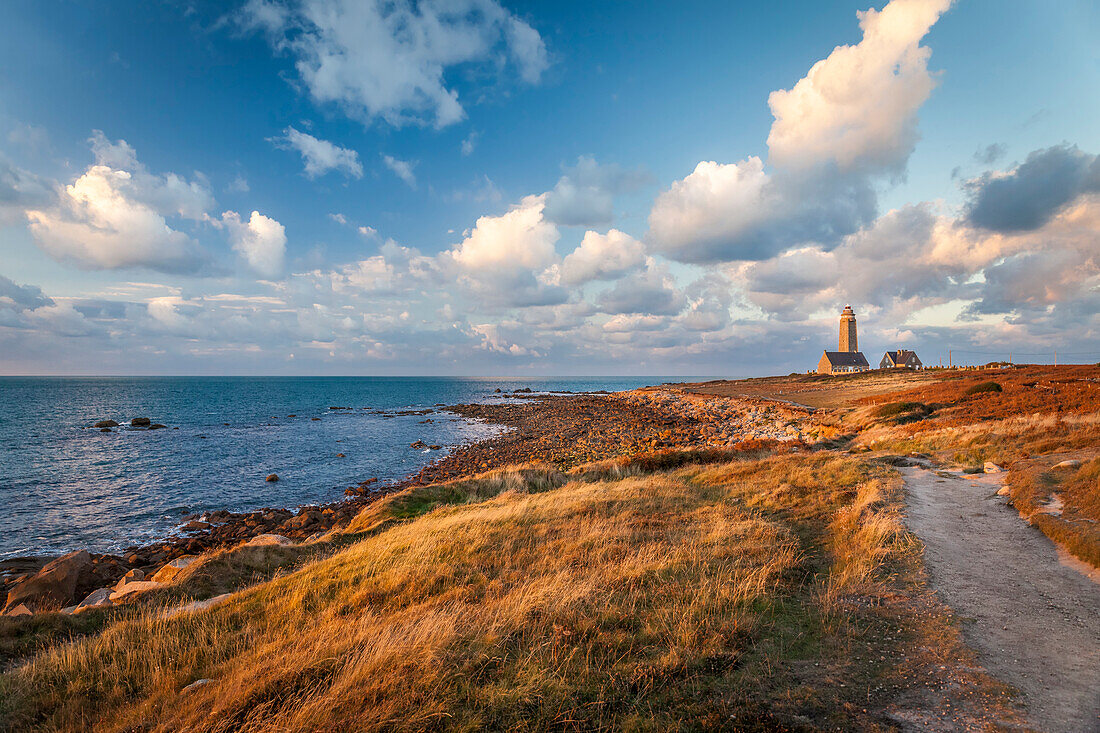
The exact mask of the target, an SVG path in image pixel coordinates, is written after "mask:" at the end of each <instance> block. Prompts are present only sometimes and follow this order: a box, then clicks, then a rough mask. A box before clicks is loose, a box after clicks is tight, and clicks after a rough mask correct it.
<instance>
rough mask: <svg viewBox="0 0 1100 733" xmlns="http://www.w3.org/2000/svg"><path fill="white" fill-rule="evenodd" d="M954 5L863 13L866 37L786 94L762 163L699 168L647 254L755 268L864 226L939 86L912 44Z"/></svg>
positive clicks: (664, 216)
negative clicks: (880, 185) (750, 263)
mask: <svg viewBox="0 0 1100 733" xmlns="http://www.w3.org/2000/svg"><path fill="white" fill-rule="evenodd" d="M950 2H951V0H893V1H892V2H890V3H889V4H888V5H887V6H886V7H885V8H883V9H882V10H881V11H876V10H873V9H872V10H867V11H865V12H862V13H859V14H858V15H859V19H860V28H861V29H862V31H863V39H862V40H861V41H860V42H859V43H858V44H856V45H855V46H838V47H837V48H835V49H834V50H833V52H832V53H831V54H830V55H829V56H828V57H827V58H825V59H823V60H822V61H819V62H818V63H816V64H814V66H813V67H812V68H811V69H810V71H809V73H808V74H807V75H806V76H805V77H804V78H803V79H801V80H800V81H799V82H798V83H796V84H795V85H794V87H792V88H791V89H789V90H778V91H775V92H773V93H772V94H771V95H770V97H769V98H768V104H769V106H770V108H771V110H772V114H773V116H774V118H775V120H774V122H773V124H772V127H771V131H770V133H769V135H768V150H769V155H768V163H769V164H770V166H771V167H772V168H773V170H772V171H771V172H770V173H769V172H768V171H765V169H764V161H763V160H761V159H760V158H758V157H755V156H754V157H750V158H747V159H745V160H742V161H740V162H738V163H731V164H720V163H717V162H713V161H704V162H702V163H700V164H699V165H698V166H696V168H695V170H694V171H693V172H692V173H691V174H690V175H689V176H687V177H686V178H684V179H683V180H681V181H676V182H675V183H673V184H672V186H671V187H670V188H669V189H668V190H667V191H664V192H662V193H661V194H660V195H659V196H658V197H657V200H656V201H655V202H654V206H653V209H652V211H651V212H650V217H649V224H650V231H649V234H648V238H649V240H650V241H651V242H652V243H653V244H654V246H655V249H656V250H657V251H660V252H662V253H664V254H667V255H668V256H670V257H672V258H674V259H677V260H680V261H683V262H696V263H711V262H721V261H730V260H759V259H765V258H767V257H770V256H772V255H774V254H776V253H779V252H782V251H783V250H785V249H788V248H791V247H798V246H802V245H805V244H811V243H813V244H818V245H821V246H825V247H831V246H835V245H836V244H837V243H838V242H839V241H840V239H841V238H842V237H844V236H845V235H847V234H850V233H852V232H854V231H856V230H858V229H859V228H860V227H861V226H863V225H864V224H866V223H868V222H870V221H872V220H873V219H874V217H875V215H876V213H877V200H876V194H875V185H876V182H878V181H879V180H881V179H887V180H894V179H897V178H899V177H900V176H902V175H903V174H904V171H905V164H906V162H907V161H908V158H909V155H910V154H911V153H912V150H913V147H914V146H915V144H916V141H917V137H918V136H917V127H916V124H917V117H916V113H917V110H918V109H919V108H920V106H921V104H922V103H923V102H924V101H925V100H926V99H927V98H928V96H929V94H930V93H931V91H932V89H933V87H934V86H935V78H934V77H933V75H932V74H931V73H930V72H929V71H928V59H929V55H930V52H929V50H928V49H927V48H925V47H922V46H920V41H921V39H922V38H923V37H924V36H925V35H926V34H927V33H928V31H929V29H930V28H931V26H932V25H933V24H934V23H935V22H936V20H937V19H938V18H939V16H940V15H941V14H942V13H943V12H944V11H945V10H946V9H947V8H948V7H949V5H950Z"/></svg>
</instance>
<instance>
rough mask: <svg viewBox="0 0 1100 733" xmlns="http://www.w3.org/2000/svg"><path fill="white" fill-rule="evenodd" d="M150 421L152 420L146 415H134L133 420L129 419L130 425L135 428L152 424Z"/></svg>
mask: <svg viewBox="0 0 1100 733" xmlns="http://www.w3.org/2000/svg"><path fill="white" fill-rule="evenodd" d="M152 422H153V421H152V420H150V419H149V418H147V417H135V418H134V419H133V420H131V421H130V425H132V426H133V427H135V428H147V427H149V425H151V424H152Z"/></svg>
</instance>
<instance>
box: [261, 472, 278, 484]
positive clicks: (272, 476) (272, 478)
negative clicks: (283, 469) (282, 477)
mask: <svg viewBox="0 0 1100 733" xmlns="http://www.w3.org/2000/svg"><path fill="white" fill-rule="evenodd" d="M278 480H279V474H277V473H269V474H268V475H267V478H265V479H264V481H269V482H271V483H275V482H276V481H278Z"/></svg>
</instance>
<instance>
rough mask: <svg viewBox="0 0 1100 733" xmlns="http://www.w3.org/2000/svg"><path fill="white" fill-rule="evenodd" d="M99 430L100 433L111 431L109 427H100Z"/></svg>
mask: <svg viewBox="0 0 1100 733" xmlns="http://www.w3.org/2000/svg"><path fill="white" fill-rule="evenodd" d="M99 432H101V433H110V432H112V431H111V429H110V428H100V429H99Z"/></svg>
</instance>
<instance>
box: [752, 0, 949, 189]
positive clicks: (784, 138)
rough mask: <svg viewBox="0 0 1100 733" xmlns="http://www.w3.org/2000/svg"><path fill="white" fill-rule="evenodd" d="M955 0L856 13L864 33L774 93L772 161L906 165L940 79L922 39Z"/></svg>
mask: <svg viewBox="0 0 1100 733" xmlns="http://www.w3.org/2000/svg"><path fill="white" fill-rule="evenodd" d="M951 1H952V0H892V2H890V3H888V4H887V5H886V6H885V7H884V8H883V9H882V10H881V11H878V10H875V9H874V8H871V9H869V10H865V11H862V12H858V13H857V16H858V17H859V27H860V30H862V31H863V39H862V40H861V41H860V42H859V43H857V44H856V45H855V46H837V47H836V48H835V49H834V50H833V52H832V53H831V54H829V56H828V57H827V58H825V59H823V60H821V61H818V62H817V63H816V64H814V65H813V67H812V68H811V69H810V71H809V73H808V74H806V76H805V77H804V78H802V79H801V80H799V82H798V83H797V84H795V85H794V87H792V88H791V89H789V90H777V91H774V92H772V93H771V95H770V96H769V97H768V106H769V107H770V108H771V111H772V114H773V115H774V116H775V122H774V123H773V124H772V129H771V132H770V133H769V134H768V151H769V162H771V163H772V164H773V165H776V166H779V167H783V168H812V167H816V166H819V165H822V164H835V165H836V166H837V168H838V169H840V170H841V171H847V170H852V169H860V168H867V169H870V170H873V171H880V170H888V171H894V172H900V171H901V170H902V169H904V166H905V163H906V161H907V160H908V159H909V154H910V153H911V152H912V151H913V147H914V145H916V142H917V129H916V123H917V118H916V113H917V110H918V109H919V108H920V106H921V105H922V104H923V103H924V101H925V100H926V99H928V96H929V95H930V94H931V93H932V89H933V87H934V86H935V79H934V78H933V77H932V75H931V74H930V73H929V71H928V58H929V56H930V55H931V51H930V50H929V49H928V48H925V47H922V46H921V45H920V41H921V39H922V38H924V36H925V34H927V33H928V31H929V29H931V27H932V25H933V24H934V23H935V22H936V21H937V20H938V19H939V17H940V15H942V14H943V13H944V12H945V11H946V10H947V8H948V7H949V6H950V5H951Z"/></svg>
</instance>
